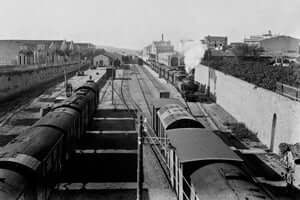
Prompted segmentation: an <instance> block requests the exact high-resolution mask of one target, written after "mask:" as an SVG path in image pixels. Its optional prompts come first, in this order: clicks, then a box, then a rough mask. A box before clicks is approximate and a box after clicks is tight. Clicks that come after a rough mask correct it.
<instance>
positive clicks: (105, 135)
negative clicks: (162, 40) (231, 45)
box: [0, 58, 298, 200]
mask: <svg viewBox="0 0 300 200" xmlns="http://www.w3.org/2000/svg"><path fill="white" fill-rule="evenodd" d="M184 76H187V75H186V74H185V73H184V71H183V69H182V68H177V69H176V68H172V69H171V68H170V67H166V66H164V65H161V64H158V63H153V62H145V61H142V60H141V58H138V61H137V62H132V63H130V64H127V65H123V66H119V67H92V68H91V69H88V70H85V71H84V73H77V74H76V75H74V74H73V75H72V76H70V77H68V78H67V79H66V80H65V81H64V82H61V83H59V84H57V83H56V84H55V85H54V86H53V85H47V86H48V87H47V86H44V88H43V90H40V91H37V92H33V93H31V94H30V95H27V100H26V101H20V102H19V103H18V104H16V103H15V102H17V101H18V99H16V100H15V102H12V103H10V104H9V102H8V103H7V104H5V103H4V104H3V105H7V108H6V109H5V110H3V112H2V113H1V127H0V132H1V149H0V155H1V157H0V170H1V174H0V175H1V177H0V178H1V180H3V181H2V182H1V186H0V187H1V193H0V199H53V200H54V199H55V200H62V199H136V198H138V199H150V200H151V199H162V200H163V199H170V200H172V199H174V200H175V199H180V200H198V199H256V200H260V199H293V198H294V197H295V195H298V194H297V193H294V194H293V195H290V194H288V193H286V191H284V190H285V189H283V187H280V186H279V187H276V184H277V185H278V184H280V185H282V184H284V179H283V177H282V175H281V171H283V169H280V167H276V168H274V165H273V168H272V165H271V164H268V160H266V157H267V156H266V155H267V154H266V153H264V152H260V153H258V150H257V149H256V150H254V149H253V148H251V147H248V146H245V144H243V143H242V142H241V141H239V140H238V139H237V138H236V137H235V136H234V135H232V134H231V133H230V129H229V128H228V127H227V126H226V125H224V124H225V123H224V121H228V119H230V120H231V121H234V119H233V118H232V117H230V115H229V114H227V113H226V112H225V111H224V110H222V109H221V108H220V107H218V105H217V104H215V103H213V102H211V101H210V100H209V99H208V98H207V97H205V95H204V94H203V93H202V92H201V89H195V87H198V86H193V88H192V89H191V90H188V89H189V87H185V86H182V85H184V84H186V82H184V81H183V79H184ZM180 82H182V83H180ZM66 85H71V86H72V90H71V94H70V91H68V90H67V89H66ZM185 90H188V91H185ZM195 91H196V93H193V92H195ZM195 96H197V98H195ZM20 98H23V96H22V97H20ZM9 105H10V106H9ZM13 105H14V106H13ZM225 119H226V120H225ZM230 120H229V121H230Z"/></svg>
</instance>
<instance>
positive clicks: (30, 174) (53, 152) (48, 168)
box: [0, 80, 99, 200]
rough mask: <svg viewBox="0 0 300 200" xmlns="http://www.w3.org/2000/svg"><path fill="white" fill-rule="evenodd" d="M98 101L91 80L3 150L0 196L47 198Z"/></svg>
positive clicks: (1, 153)
mask: <svg viewBox="0 0 300 200" xmlns="http://www.w3.org/2000/svg"><path fill="white" fill-rule="evenodd" d="M98 101H99V83H98V82H94V81H91V80H89V81H88V82H86V83H85V84H84V85H82V86H81V87H79V88H78V89H76V90H75V92H74V94H73V96H71V97H70V98H68V99H66V100H65V101H63V102H62V103H60V104H59V105H57V106H56V107H54V108H53V109H52V110H51V111H50V112H48V113H47V114H46V115H45V116H43V117H42V118H41V119H40V120H38V121H37V122H36V123H35V124H33V125H32V126H31V127H30V128H28V129H26V130H25V132H24V133H22V134H20V135H19V136H17V137H16V138H15V139H13V140H12V141H10V142H9V143H8V144H7V145H5V146H4V147H3V148H2V149H1V150H0V180H1V181H0V199H5V200H6V199H7V200H13V199H30V200H31V199H32V200H36V199H48V198H49V196H50V192H51V188H52V187H53V186H54V185H55V180H57V177H59V176H60V173H61V171H62V167H63V165H64V164H65V162H66V161H67V160H68V159H69V158H70V157H71V156H72V154H73V150H74V146H75V145H76V143H77V141H78V140H79V139H80V137H81V136H82V135H83V134H84V133H85V130H86V127H87V125H88V122H89V120H90V119H91V117H92V114H93V113H94V111H95V110H96V107H97V104H98Z"/></svg>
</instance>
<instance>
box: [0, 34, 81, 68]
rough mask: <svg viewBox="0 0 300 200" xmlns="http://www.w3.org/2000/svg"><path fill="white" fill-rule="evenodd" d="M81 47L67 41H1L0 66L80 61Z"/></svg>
mask: <svg viewBox="0 0 300 200" xmlns="http://www.w3.org/2000/svg"><path fill="white" fill-rule="evenodd" d="M79 53H80V52H79V47H77V46H76V45H74V43H73V42H72V41H65V40H0V65H8V66H9V65H29V64H49V63H61V62H70V61H75V60H76V61H77V60H79Z"/></svg>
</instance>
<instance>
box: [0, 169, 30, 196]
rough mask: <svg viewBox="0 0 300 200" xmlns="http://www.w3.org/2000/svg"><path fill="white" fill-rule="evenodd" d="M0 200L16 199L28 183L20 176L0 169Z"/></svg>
mask: <svg viewBox="0 0 300 200" xmlns="http://www.w3.org/2000/svg"><path fill="white" fill-rule="evenodd" d="M0 179H1V180H3V181H0V199H18V198H19V196H20V195H21V194H22V193H23V192H24V190H25V188H26V186H27V185H28V181H26V179H25V177H24V176H22V175H21V174H19V173H17V172H14V171H11V170H9V169H0Z"/></svg>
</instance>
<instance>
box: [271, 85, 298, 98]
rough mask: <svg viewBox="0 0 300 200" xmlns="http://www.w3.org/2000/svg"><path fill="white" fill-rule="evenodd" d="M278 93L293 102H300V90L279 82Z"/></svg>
mask: <svg viewBox="0 0 300 200" xmlns="http://www.w3.org/2000/svg"><path fill="white" fill-rule="evenodd" d="M276 92H277V93H279V94H281V95H283V96H286V97H289V98H291V99H292V100H295V101H300V88H296V87H293V86H290V85H286V84H283V83H280V82H277V83H276Z"/></svg>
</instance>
